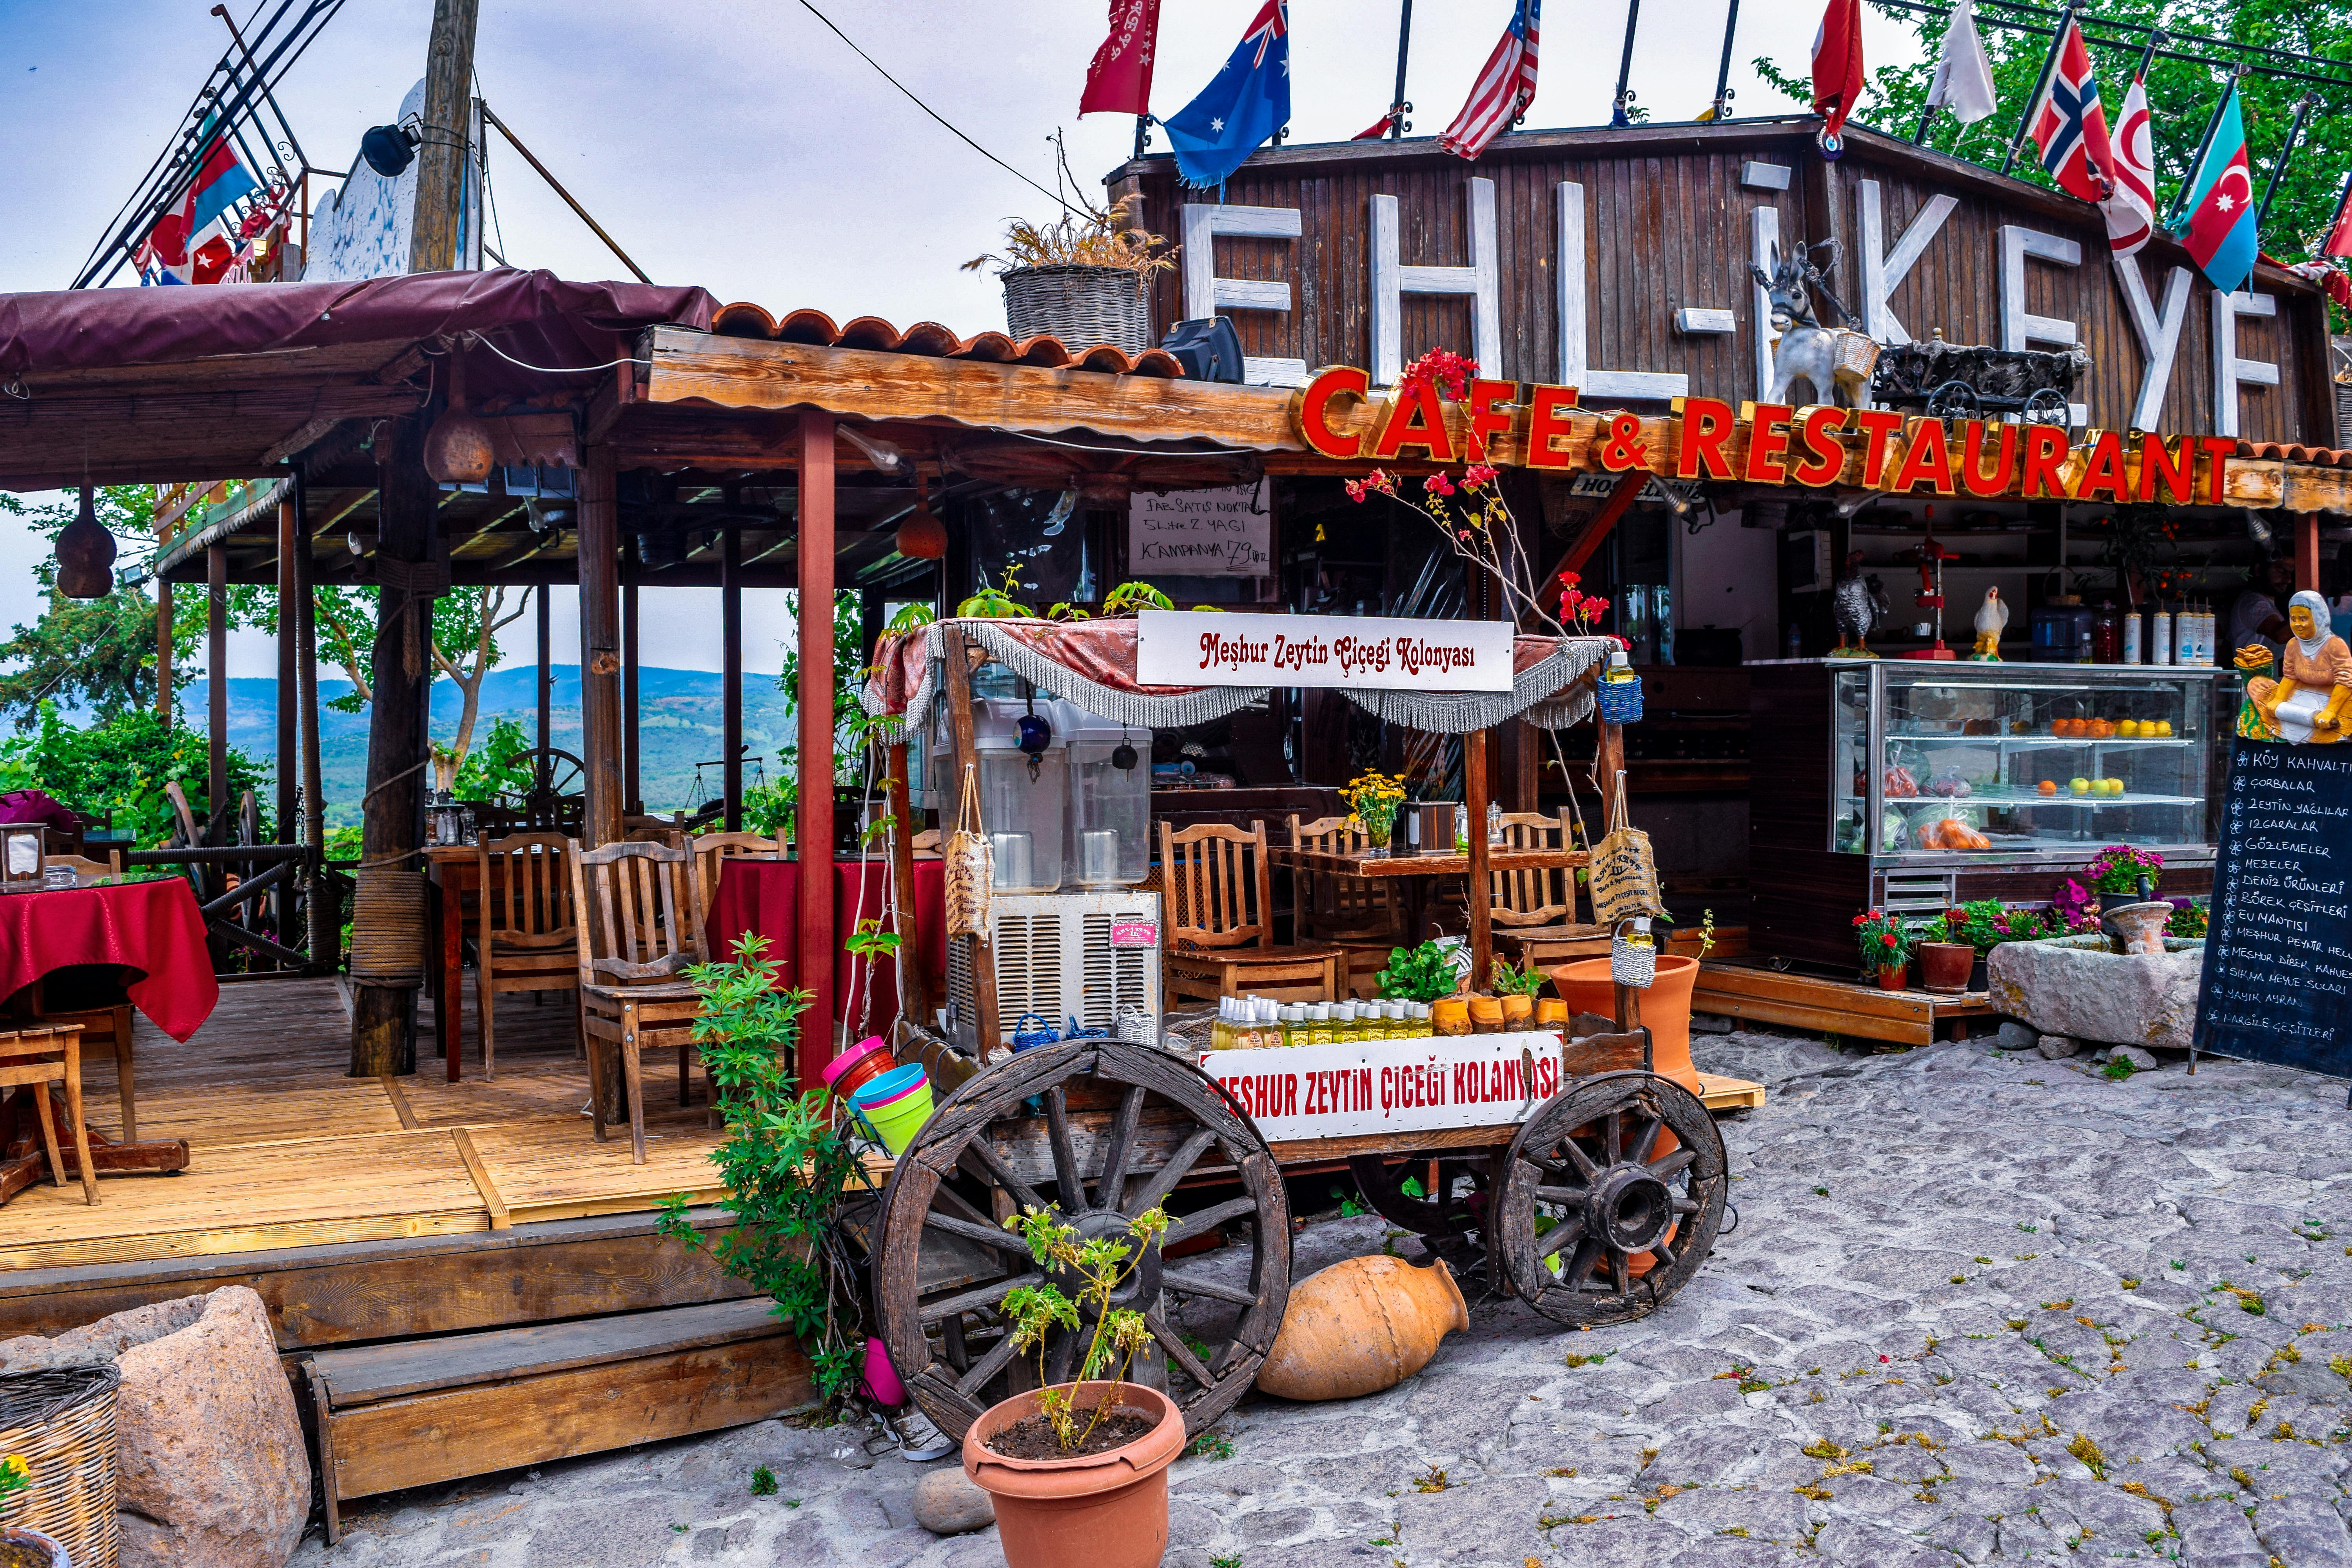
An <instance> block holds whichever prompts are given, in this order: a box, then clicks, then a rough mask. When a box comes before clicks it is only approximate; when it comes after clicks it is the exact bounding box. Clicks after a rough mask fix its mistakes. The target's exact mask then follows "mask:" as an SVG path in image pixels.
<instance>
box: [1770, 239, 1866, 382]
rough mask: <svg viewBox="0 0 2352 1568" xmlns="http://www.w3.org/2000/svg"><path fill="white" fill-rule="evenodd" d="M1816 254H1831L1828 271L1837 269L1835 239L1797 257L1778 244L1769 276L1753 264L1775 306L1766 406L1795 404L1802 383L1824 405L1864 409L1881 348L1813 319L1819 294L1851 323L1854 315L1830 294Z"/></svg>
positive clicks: (1859, 335) (1856, 334)
mask: <svg viewBox="0 0 2352 1568" xmlns="http://www.w3.org/2000/svg"><path fill="white" fill-rule="evenodd" d="M1815 250H1827V251H1828V252H1829V253H1830V256H1829V268H1828V270H1832V271H1833V270H1835V269H1836V267H1837V261H1838V243H1837V241H1836V240H1833V239H1832V240H1824V241H1823V242H1822V244H1821V245H1818V246H1802V245H1801V246H1799V247H1797V249H1796V253H1795V254H1794V255H1791V256H1788V257H1783V256H1782V255H1781V254H1780V245H1779V243H1778V242H1777V241H1776V242H1775V243H1774V244H1773V247H1772V270H1771V271H1769V272H1767V271H1765V270H1764V268H1761V267H1759V266H1757V265H1756V264H1755V263H1754V262H1750V263H1748V271H1749V272H1750V273H1752V274H1753V275H1754V276H1755V279H1756V284H1757V287H1759V288H1760V289H1763V290H1764V292H1765V295H1766V297H1767V298H1768V299H1769V300H1770V302H1771V310H1772V390H1771V392H1770V393H1769V395H1767V396H1766V398H1765V401H1766V402H1768V403H1787V402H1790V395H1789V393H1790V387H1792V386H1794V385H1795V384H1797V383H1798V382H1800V381H1802V382H1806V383H1809V384H1811V387H1812V390H1813V395H1814V396H1815V397H1816V398H1819V399H1821V400H1822V401H1823V402H1826V403H1833V404H1837V405H1841V406H1843V407H1847V408H1854V407H1859V406H1860V405H1862V404H1864V402H1866V401H1867V400H1868V398H1867V395H1868V392H1869V387H1870V373H1871V371H1872V370H1873V369H1874V368H1875V367H1876V365H1877V363H1878V344H1877V343H1876V342H1873V341H1872V339H1871V338H1870V337H1869V335H1868V334H1866V333H1863V332H1857V331H1853V330H1851V329H1849V328H1844V327H1824V326H1822V323H1821V321H1820V319H1819V318H1817V317H1816V316H1815V315H1814V314H1813V300H1812V293H1811V290H1813V289H1821V290H1822V294H1823V295H1824V296H1825V297H1827V298H1828V299H1829V300H1830V302H1831V303H1832V304H1833V305H1837V306H1838V312H1839V314H1841V315H1843V316H1845V317H1847V318H1848V319H1849V320H1851V319H1852V316H1853V312H1851V311H1849V310H1846V308H1845V307H1844V306H1843V305H1842V304H1838V301H1837V297H1836V296H1835V295H1833V294H1831V293H1830V292H1829V287H1828V284H1827V283H1826V282H1825V281H1824V279H1823V271H1824V269H1823V268H1821V267H1818V266H1816V265H1814V262H1813V259H1812V255H1811V253H1812V252H1813V251H1815Z"/></svg>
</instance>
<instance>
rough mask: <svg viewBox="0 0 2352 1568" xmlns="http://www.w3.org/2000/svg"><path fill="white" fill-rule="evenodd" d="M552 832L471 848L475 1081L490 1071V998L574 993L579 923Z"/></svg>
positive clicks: (493, 1012) (493, 1018)
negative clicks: (478, 1061)
mask: <svg viewBox="0 0 2352 1568" xmlns="http://www.w3.org/2000/svg"><path fill="white" fill-rule="evenodd" d="M571 845H572V841H571V840H570V839H568V838H565V837H563V836H562V834H560V833H517V834H511V835H509V837H504V838H497V839H488V840H485V841H483V842H482V843H480V844H478V845H477V846H476V847H475V849H474V869H475V876H476V881H475V886H476V887H477V888H478V889H480V891H479V892H478V894H477V895H476V898H477V900H478V901H477V903H476V905H475V909H476V911H477V913H476V919H477V921H478V922H479V923H478V925H477V927H476V930H475V933H474V952H475V963H476V968H475V970H474V1005H475V1008H476V1010H477V1011H478V1012H479V1013H480V1015H481V1019H482V1076H483V1077H484V1078H485V1079H494V1078H496V1077H498V1076H499V1070H498V1046H497V1042H498V999H499V996H500V995H501V994H505V993H508V992H513V991H530V992H540V991H573V992H576V991H577V990H579V988H580V951H579V950H580V921H579V912H578V910H577V909H576V908H575V907H574V905H573V903H572V878H571V874H570V873H569V872H568V871H567V870H565V868H564V864H563V858H564V856H565V854H566V853H567V852H568V851H569V850H570V848H571Z"/></svg>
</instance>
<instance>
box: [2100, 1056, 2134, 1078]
mask: <svg viewBox="0 0 2352 1568" xmlns="http://www.w3.org/2000/svg"><path fill="white" fill-rule="evenodd" d="M2099 1072H2100V1075H2101V1076H2102V1077H2105V1078H2109V1079H2114V1080H2115V1081H2116V1082H2117V1083H2121V1082H2122V1081H2123V1080H2124V1079H2127V1078H2129V1077H2131V1075H2132V1065H2131V1058H2129V1057H2126V1056H2113V1057H2109V1058H2107V1065H2106V1066H2105V1067H2103V1068H2100V1069H2099Z"/></svg>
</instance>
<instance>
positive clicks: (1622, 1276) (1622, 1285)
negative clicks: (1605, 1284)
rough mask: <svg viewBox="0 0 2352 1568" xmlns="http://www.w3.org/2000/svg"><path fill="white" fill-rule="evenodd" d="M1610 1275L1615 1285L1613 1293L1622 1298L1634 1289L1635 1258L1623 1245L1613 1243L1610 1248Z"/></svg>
mask: <svg viewBox="0 0 2352 1568" xmlns="http://www.w3.org/2000/svg"><path fill="white" fill-rule="evenodd" d="M1609 1277H1610V1280H1611V1282H1612V1285H1613V1286H1614V1287H1615V1289H1613V1290H1612V1291H1611V1294H1612V1295H1614V1296H1616V1297H1617V1298H1618V1299H1619V1300H1623V1299H1624V1297H1625V1295H1626V1293H1627V1292H1628V1291H1630V1290H1632V1289H1633V1256H1632V1255H1631V1254H1630V1253H1628V1252H1627V1251H1626V1250H1625V1249H1624V1248H1623V1247H1617V1246H1614V1245H1612V1246H1611V1247H1610V1248H1609Z"/></svg>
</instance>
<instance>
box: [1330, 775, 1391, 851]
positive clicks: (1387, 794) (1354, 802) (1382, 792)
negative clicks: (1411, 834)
mask: <svg viewBox="0 0 2352 1568" xmlns="http://www.w3.org/2000/svg"><path fill="white" fill-rule="evenodd" d="M1339 798H1340V799H1342V800H1344V801H1346V802H1347V803H1348V811H1349V815H1351V816H1354V818H1355V819H1356V826H1359V827H1360V828H1362V829H1363V830H1364V837H1366V838H1368V839H1370V841H1371V842H1370V843H1369V844H1368V845H1366V846H1365V849H1364V852H1365V853H1366V854H1368V855H1370V856H1373V857H1375V858H1378V857H1380V856H1382V855H1386V854H1387V853H1388V852H1389V840H1390V839H1391V837H1394V836H1395V834H1396V821H1397V813H1398V812H1399V811H1402V809H1403V808H1404V785H1403V784H1400V783H1399V782H1397V781H1396V780H1395V779H1392V778H1391V777H1389V776H1388V774H1386V773H1370V772H1367V773H1358V774H1357V775H1356V777H1355V780H1354V782H1353V783H1351V784H1349V785H1348V787H1347V788H1346V789H1343V790H1341V791H1340V792H1339Z"/></svg>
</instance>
